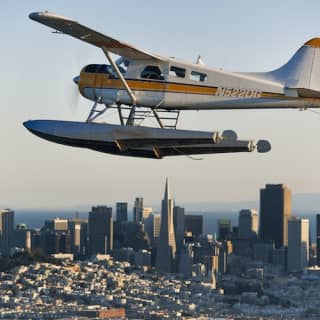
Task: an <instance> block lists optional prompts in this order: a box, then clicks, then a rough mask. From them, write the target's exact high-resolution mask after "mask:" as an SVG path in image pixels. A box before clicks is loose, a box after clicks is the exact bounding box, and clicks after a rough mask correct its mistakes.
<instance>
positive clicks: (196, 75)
mask: <svg viewBox="0 0 320 320" xmlns="http://www.w3.org/2000/svg"><path fill="white" fill-rule="evenodd" d="M190 80H193V81H199V82H205V81H206V80H207V75H206V74H205V73H202V72H197V71H191V73H190Z"/></svg>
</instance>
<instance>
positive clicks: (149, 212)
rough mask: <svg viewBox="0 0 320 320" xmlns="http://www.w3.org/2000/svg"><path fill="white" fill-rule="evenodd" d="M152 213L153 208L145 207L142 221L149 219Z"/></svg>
mask: <svg viewBox="0 0 320 320" xmlns="http://www.w3.org/2000/svg"><path fill="white" fill-rule="evenodd" d="M151 213H152V208H151V207H143V209H142V221H143V220H144V219H147V218H148V217H149V216H150V214H151Z"/></svg>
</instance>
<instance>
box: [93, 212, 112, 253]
mask: <svg viewBox="0 0 320 320" xmlns="http://www.w3.org/2000/svg"><path fill="white" fill-rule="evenodd" d="M112 248H113V222H112V208H109V207H106V206H97V207H92V209H91V212H89V253H90V255H94V254H98V253H102V254H106V253H110V251H111V250H112Z"/></svg>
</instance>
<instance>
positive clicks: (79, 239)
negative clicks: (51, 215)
mask: <svg viewBox="0 0 320 320" xmlns="http://www.w3.org/2000/svg"><path fill="white" fill-rule="evenodd" d="M69 230H70V233H71V249H72V253H74V254H78V255H82V256H84V255H86V254H87V245H88V220H87V219H79V218H73V219H70V220H69Z"/></svg>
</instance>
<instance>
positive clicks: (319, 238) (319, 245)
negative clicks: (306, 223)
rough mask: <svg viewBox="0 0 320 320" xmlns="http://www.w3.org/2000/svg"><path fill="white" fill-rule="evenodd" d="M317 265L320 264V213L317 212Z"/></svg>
mask: <svg viewBox="0 0 320 320" xmlns="http://www.w3.org/2000/svg"><path fill="white" fill-rule="evenodd" d="M317 265H318V266H320V214H317Z"/></svg>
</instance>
